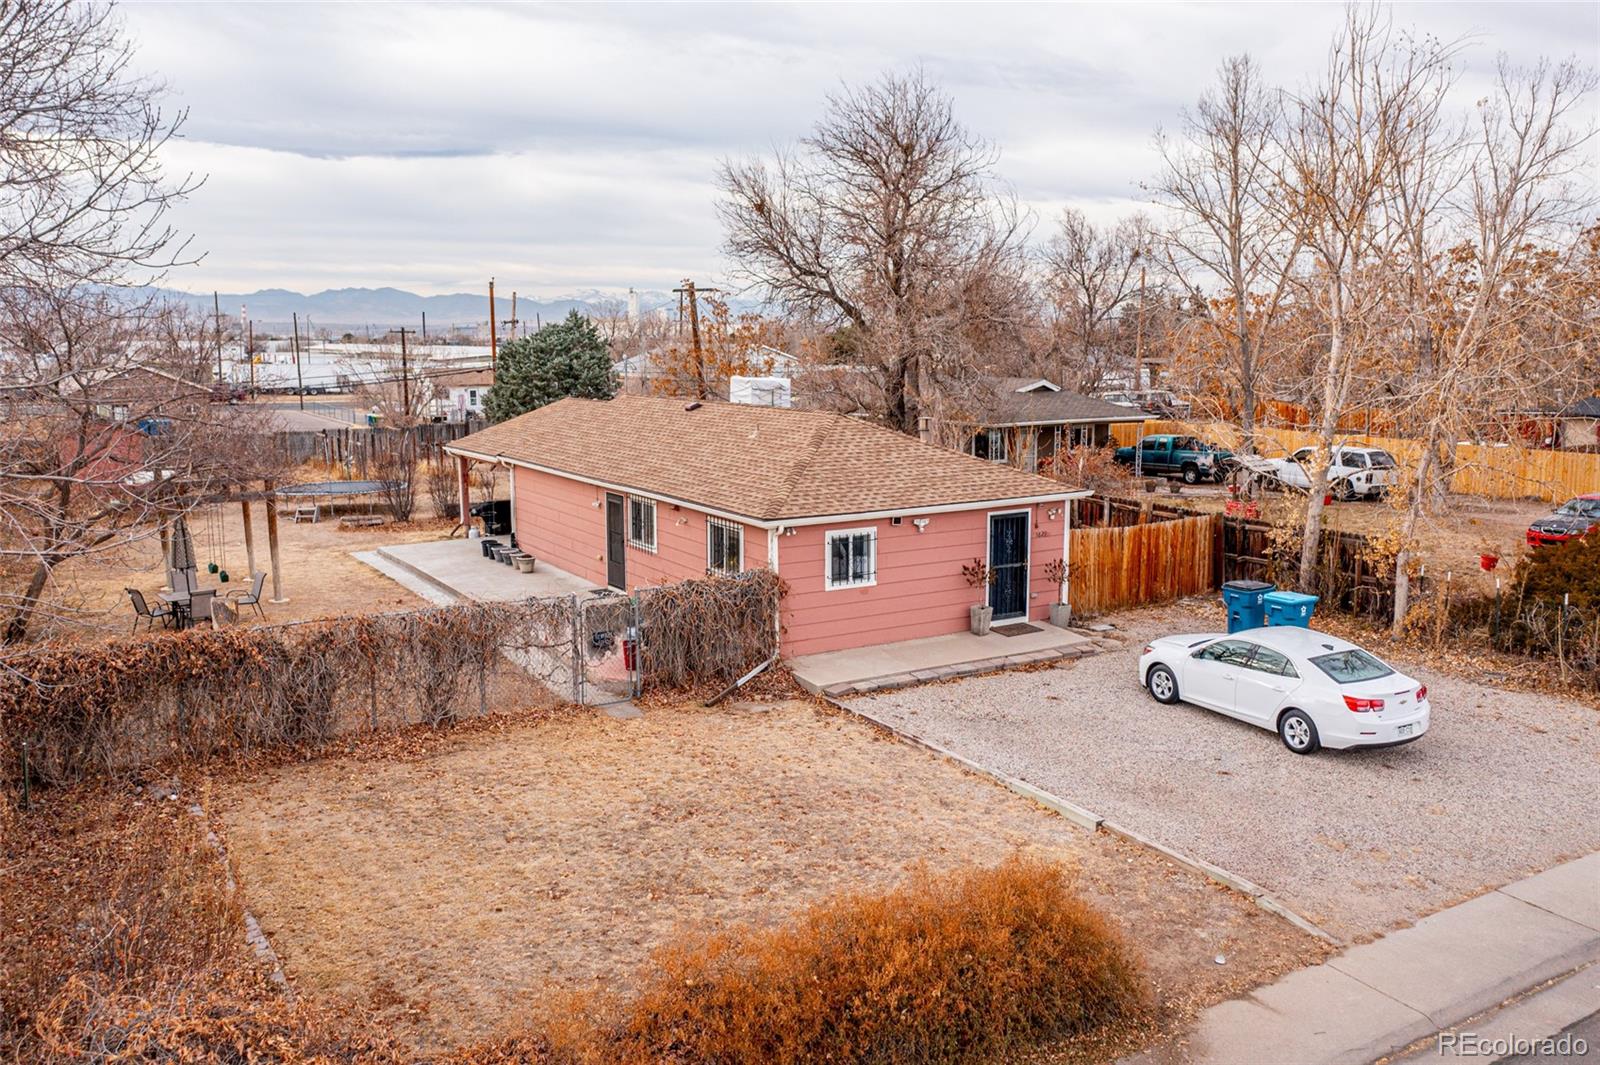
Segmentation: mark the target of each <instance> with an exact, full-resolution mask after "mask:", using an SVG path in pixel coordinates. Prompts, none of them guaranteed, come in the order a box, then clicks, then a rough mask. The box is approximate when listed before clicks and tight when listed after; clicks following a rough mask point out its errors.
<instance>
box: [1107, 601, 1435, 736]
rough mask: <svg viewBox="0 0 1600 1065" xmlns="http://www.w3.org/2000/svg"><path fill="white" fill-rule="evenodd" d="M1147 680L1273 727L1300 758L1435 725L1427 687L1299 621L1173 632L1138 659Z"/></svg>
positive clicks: (1170, 698) (1175, 697) (1159, 696)
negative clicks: (1236, 629) (1222, 632)
mask: <svg viewBox="0 0 1600 1065" xmlns="http://www.w3.org/2000/svg"><path fill="white" fill-rule="evenodd" d="M1139 681H1140V683H1141V684H1143V685H1144V686H1145V687H1147V688H1148V689H1150V694H1151V695H1153V696H1155V698H1156V700H1157V701H1159V702H1163V703H1176V702H1179V701H1180V700H1181V701H1183V702H1187V703H1194V704H1195V705H1196V706H1203V707H1205V708H1206V709H1208V710H1216V711H1218V712H1220V713H1224V714H1227V715H1228V716H1229V717H1236V718H1238V719H1239V720H1240V721H1248V722H1249V723H1250V724H1252V725H1259V726H1261V727H1262V728H1265V729H1271V730H1272V731H1274V732H1276V733H1277V734H1278V735H1279V736H1280V737H1281V738H1282V739H1283V745H1284V746H1285V747H1287V748H1289V750H1291V751H1293V752H1294V753H1295V754H1311V753H1312V752H1314V751H1316V750H1317V749H1318V748H1319V747H1334V748H1348V747H1393V746H1395V745H1397V744H1401V743H1410V742H1411V741H1412V740H1415V739H1417V738H1418V737H1420V736H1421V735H1422V734H1423V733H1424V732H1427V731H1428V689H1427V686H1426V685H1424V684H1422V683H1421V682H1419V681H1416V680H1413V679H1411V678H1410V677H1408V676H1406V675H1405V674H1404V673H1400V672H1397V671H1396V670H1394V669H1393V668H1391V667H1390V666H1388V665H1386V664H1385V663H1384V662H1382V661H1381V660H1379V659H1378V658H1377V657H1376V656H1374V655H1372V654H1370V653H1368V652H1367V651H1363V650H1362V649H1361V648H1359V647H1357V646H1356V645H1355V644H1353V643H1350V642H1349V641H1347V640H1341V639H1339V638H1338V637H1336V636H1329V635H1327V634H1325V633H1321V632H1313V631H1312V630H1310V629H1302V628H1297V627H1295V626H1291V625H1281V626H1271V627H1268V628H1261V629H1245V630H1244V631H1242V632H1236V633H1232V634H1229V635H1218V634H1216V633H1212V634H1210V635H1204V634H1195V635H1190V636H1165V637H1162V638H1161V639H1159V640H1155V641H1153V642H1152V643H1151V644H1150V645H1149V646H1147V647H1146V648H1145V649H1144V654H1142V655H1141V656H1140V657H1139Z"/></svg>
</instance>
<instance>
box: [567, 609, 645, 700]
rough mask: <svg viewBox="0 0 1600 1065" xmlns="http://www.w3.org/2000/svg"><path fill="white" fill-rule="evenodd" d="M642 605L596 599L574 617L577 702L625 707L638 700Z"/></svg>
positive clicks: (573, 648)
mask: <svg viewBox="0 0 1600 1065" xmlns="http://www.w3.org/2000/svg"><path fill="white" fill-rule="evenodd" d="M639 618H640V615H639V601H638V599H637V598H635V597H634V596H631V595H596V596H593V597H592V598H588V599H581V600H579V601H578V604H577V609H576V610H575V611H574V612H573V625H572V628H573V632H572V653H573V662H574V664H575V666H576V668H574V669H573V671H572V673H573V689H574V690H573V693H572V694H573V700H574V701H575V702H578V703H582V704H585V705H588V706H610V705H613V704H615V703H624V702H627V701H628V700H629V699H632V698H633V697H634V696H636V695H638V694H639V687H640V678H639V649H640V647H639V641H640V637H641V628H642V626H641V625H640V623H639Z"/></svg>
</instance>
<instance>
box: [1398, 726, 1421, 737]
mask: <svg viewBox="0 0 1600 1065" xmlns="http://www.w3.org/2000/svg"><path fill="white" fill-rule="evenodd" d="M1415 731H1417V726H1415V725H1401V726H1399V727H1398V728H1396V729H1395V733H1396V734H1397V735H1400V736H1409V735H1411V734H1412V733H1413V732H1415Z"/></svg>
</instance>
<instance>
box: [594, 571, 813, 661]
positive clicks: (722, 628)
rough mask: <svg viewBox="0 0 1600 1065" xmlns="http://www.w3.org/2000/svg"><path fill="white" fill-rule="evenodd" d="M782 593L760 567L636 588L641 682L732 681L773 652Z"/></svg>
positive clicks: (772, 576) (779, 584)
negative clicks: (658, 585)
mask: <svg viewBox="0 0 1600 1065" xmlns="http://www.w3.org/2000/svg"><path fill="white" fill-rule="evenodd" d="M782 595H783V585H782V582H780V581H779V580H778V576H777V574H775V573H773V572H771V571H770V570H764V569H763V570H751V571H749V572H747V573H741V574H739V575H738V576H737V577H716V576H712V577H703V578H700V579H698V580H690V581H680V582H678V583H677V584H667V585H663V586H661V587H659V588H643V589H640V590H639V592H638V617H639V621H640V628H641V630H642V635H643V639H642V641H641V644H640V668H641V670H642V672H643V675H644V679H645V684H646V686H647V687H650V688H657V689H659V688H689V687H693V686H695V685H697V684H703V683H705V682H707V681H731V680H733V679H734V678H736V677H738V676H739V675H740V674H742V673H744V672H745V671H746V670H748V669H750V668H751V667H753V666H755V665H757V664H759V663H761V662H763V661H765V660H766V659H768V658H770V657H772V656H773V655H774V654H776V653H777V650H778V602H779V600H780V599H781V597H782ZM619 599H620V597H619Z"/></svg>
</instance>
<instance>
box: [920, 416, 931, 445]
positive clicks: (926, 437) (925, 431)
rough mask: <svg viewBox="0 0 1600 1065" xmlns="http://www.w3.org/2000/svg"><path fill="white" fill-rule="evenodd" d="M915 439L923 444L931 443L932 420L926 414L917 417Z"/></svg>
mask: <svg viewBox="0 0 1600 1065" xmlns="http://www.w3.org/2000/svg"><path fill="white" fill-rule="evenodd" d="M917 439H918V440H921V441H922V442H923V443H924V444H931V443H933V419H932V418H930V417H928V416H927V415H926V414H922V415H918V417H917Z"/></svg>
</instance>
